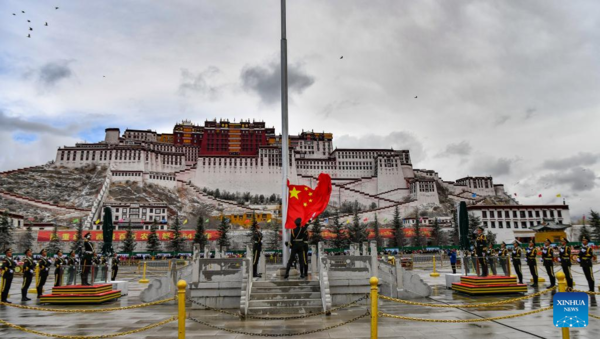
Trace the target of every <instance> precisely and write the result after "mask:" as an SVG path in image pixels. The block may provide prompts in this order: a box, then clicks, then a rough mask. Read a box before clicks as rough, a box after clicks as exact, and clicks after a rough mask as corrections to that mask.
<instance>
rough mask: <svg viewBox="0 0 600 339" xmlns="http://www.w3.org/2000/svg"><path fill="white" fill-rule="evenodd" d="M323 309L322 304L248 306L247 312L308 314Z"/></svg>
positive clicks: (256, 313)
mask: <svg viewBox="0 0 600 339" xmlns="http://www.w3.org/2000/svg"><path fill="white" fill-rule="evenodd" d="M322 311H323V306H318V307H317V306H305V307H277V308H273V307H249V308H248V314H254V315H259V314H261V315H275V314H295V315H298V314H309V313H318V312H322Z"/></svg>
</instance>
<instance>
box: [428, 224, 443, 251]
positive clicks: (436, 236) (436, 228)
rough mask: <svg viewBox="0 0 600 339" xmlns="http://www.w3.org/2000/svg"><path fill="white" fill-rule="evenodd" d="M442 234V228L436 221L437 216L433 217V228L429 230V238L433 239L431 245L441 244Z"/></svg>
mask: <svg viewBox="0 0 600 339" xmlns="http://www.w3.org/2000/svg"><path fill="white" fill-rule="evenodd" d="M442 237H443V234H442V228H441V227H440V223H439V222H438V220H437V218H435V220H433V230H432V232H431V238H432V240H433V245H435V246H441V245H442V241H441V240H442V239H441V238H442Z"/></svg>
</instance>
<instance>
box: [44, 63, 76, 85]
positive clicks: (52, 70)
mask: <svg viewBox="0 0 600 339" xmlns="http://www.w3.org/2000/svg"><path fill="white" fill-rule="evenodd" d="M70 63H71V61H68V60H59V61H54V62H49V63H47V64H45V65H43V66H42V67H41V68H40V69H39V71H38V81H39V82H40V84H42V85H43V86H45V87H47V88H51V87H54V86H55V85H56V84H58V83H59V82H60V81H61V80H64V79H68V78H70V77H71V76H72V75H73V71H72V70H71V68H70V67H69V64H70Z"/></svg>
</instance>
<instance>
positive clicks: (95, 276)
mask: <svg viewBox="0 0 600 339" xmlns="http://www.w3.org/2000/svg"><path fill="white" fill-rule="evenodd" d="M93 256H94V258H93V259H92V278H93V279H92V284H94V283H95V282H96V280H98V271H100V257H99V256H98V254H97V253H96V252H94V254H93Z"/></svg>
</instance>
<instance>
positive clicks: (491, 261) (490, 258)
mask: <svg viewBox="0 0 600 339" xmlns="http://www.w3.org/2000/svg"><path fill="white" fill-rule="evenodd" d="M485 256H486V259H487V264H488V267H489V269H490V270H491V271H492V274H493V275H497V272H496V259H498V256H497V253H496V250H495V249H494V248H493V246H492V244H490V245H489V246H488V247H487V249H486V252H485Z"/></svg>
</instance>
